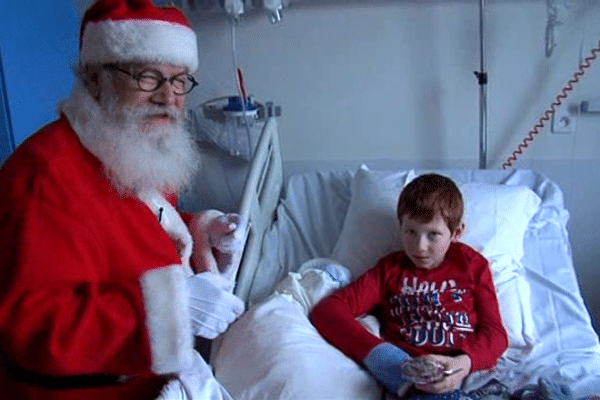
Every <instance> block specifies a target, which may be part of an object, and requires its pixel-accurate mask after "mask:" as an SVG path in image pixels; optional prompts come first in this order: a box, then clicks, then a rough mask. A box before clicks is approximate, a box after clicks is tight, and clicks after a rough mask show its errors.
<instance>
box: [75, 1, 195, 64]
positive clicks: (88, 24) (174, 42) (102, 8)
mask: <svg viewBox="0 0 600 400" xmlns="http://www.w3.org/2000/svg"><path fill="white" fill-rule="evenodd" d="M79 46H80V63H81V64H82V65H85V64H95V63H99V64H105V63H118V62H159V63H166V64H174V65H178V66H183V67H187V68H188V69H189V71H190V72H192V71H195V70H196V68H197V67H198V46H197V43H196V34H195V33H194V31H193V29H192V28H191V26H190V24H189V22H188V20H187V19H186V17H185V16H184V15H183V13H182V12H181V11H179V10H178V9H176V8H173V7H155V6H154V5H153V4H152V3H151V1H150V0H98V1H97V2H96V3H94V5H92V6H91V7H90V8H89V9H88V11H87V12H86V13H85V15H84V17H83V20H82V22H81V36H80V43H79Z"/></svg>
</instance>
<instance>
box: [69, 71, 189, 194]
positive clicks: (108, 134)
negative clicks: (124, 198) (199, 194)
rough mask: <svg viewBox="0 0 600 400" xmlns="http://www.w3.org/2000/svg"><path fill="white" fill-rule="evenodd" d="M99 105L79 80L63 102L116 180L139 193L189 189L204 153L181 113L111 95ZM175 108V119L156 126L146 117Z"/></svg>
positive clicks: (81, 134)
mask: <svg viewBox="0 0 600 400" xmlns="http://www.w3.org/2000/svg"><path fill="white" fill-rule="evenodd" d="M108 98H109V99H111V100H110V101H108V102H105V103H103V104H99V102H98V101H96V100H95V99H94V98H92V97H91V95H90V94H89V92H88V91H87V89H86V88H85V87H84V86H83V84H82V83H80V82H77V83H76V85H75V87H74V88H73V90H72V92H71V95H70V96H69V98H68V99H67V100H66V101H65V102H64V103H63V104H62V105H61V110H62V111H63V112H64V113H65V115H66V116H67V118H68V119H69V122H70V123H71V126H72V127H73V129H74V130H75V132H76V133H77V136H78V137H79V139H80V140H81V142H82V144H83V145H84V147H86V148H87V149H88V150H89V151H90V152H91V153H92V154H94V155H95V156H96V157H98V159H99V160H100V161H101V162H102V163H103V164H104V166H105V169H106V171H105V172H106V174H107V176H108V177H109V178H110V180H111V182H112V183H113V185H114V186H115V187H116V188H117V189H118V190H119V191H122V192H133V193H135V194H137V193H139V192H141V191H143V190H148V189H157V190H159V191H160V192H163V193H166V192H177V191H179V190H182V189H184V188H185V187H186V186H187V185H189V182H190V180H191V177H192V176H193V174H194V172H195V171H196V169H197V168H198V167H199V164H200V153H199V152H198V151H197V150H196V147H195V143H194V141H193V139H192V137H191V135H190V134H189V132H187V130H186V129H185V124H184V122H183V116H182V115H181V112H180V111H178V110H176V109H175V108H172V109H169V108H167V107H158V108H157V107H139V108H136V109H134V110H124V109H123V108H122V107H119V106H118V105H117V104H116V102H115V101H114V100H113V99H115V96H108ZM157 112H160V113H164V112H170V113H171V115H172V117H173V119H174V123H173V124H171V125H169V126H164V127H150V126H148V125H147V124H144V122H143V116H144V115H148V114H153V113H157Z"/></svg>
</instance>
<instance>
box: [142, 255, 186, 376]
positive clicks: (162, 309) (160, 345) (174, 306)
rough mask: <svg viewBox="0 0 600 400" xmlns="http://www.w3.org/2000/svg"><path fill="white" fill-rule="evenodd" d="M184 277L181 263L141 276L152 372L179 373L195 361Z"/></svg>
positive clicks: (150, 271)
mask: <svg viewBox="0 0 600 400" xmlns="http://www.w3.org/2000/svg"><path fill="white" fill-rule="evenodd" d="M185 280H186V274H185V273H184V271H183V268H182V267H181V265H170V266H168V267H165V268H158V269H152V270H149V271H147V272H146V273H144V275H142V278H141V286H142V294H143V297H144V308H145V311H146V324H147V327H148V334H149V337H150V352H151V356H152V372H154V373H156V374H167V373H180V372H182V371H185V370H187V369H189V368H190V366H191V365H192V363H193V361H194V360H193V358H192V355H193V352H192V351H191V350H192V349H193V347H194V342H193V335H192V328H191V322H190V316H189V311H188V298H187V291H186V286H185Z"/></svg>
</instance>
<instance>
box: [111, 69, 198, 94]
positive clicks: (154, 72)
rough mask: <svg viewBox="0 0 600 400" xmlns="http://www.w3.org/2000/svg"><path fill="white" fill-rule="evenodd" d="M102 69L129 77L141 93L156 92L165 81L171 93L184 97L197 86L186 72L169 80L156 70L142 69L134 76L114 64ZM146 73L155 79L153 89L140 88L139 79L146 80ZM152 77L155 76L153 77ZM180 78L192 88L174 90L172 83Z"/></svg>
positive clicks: (196, 82) (194, 80)
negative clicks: (190, 84)
mask: <svg viewBox="0 0 600 400" xmlns="http://www.w3.org/2000/svg"><path fill="white" fill-rule="evenodd" d="M102 67H103V68H104V69H109V70H114V71H119V72H122V73H124V74H127V75H129V77H131V78H133V79H134V80H135V81H136V82H137V84H138V88H139V89H140V90H141V91H143V92H148V93H150V92H154V91H156V90H158V89H159V88H160V87H161V86H162V85H163V84H164V83H165V82H167V81H168V82H169V83H170V84H171V86H173V93H174V94H176V95H177V96H184V95H186V94H188V93H189V92H191V91H192V90H193V89H194V88H195V87H196V86H198V85H199V83H198V81H196V79H195V78H194V77H193V76H192V75H190V74H188V73H187V72H182V73H180V74H176V75H173V76H172V77H170V78H167V77H165V76H164V75H163V74H162V73H161V72H160V71H158V70H156V69H152V68H148V69H144V70H142V71H140V72H138V73H136V74H132V73H131V72H129V71H127V70H125V69H123V68H119V67H118V66H116V65H115V64H104V65H103V66H102ZM147 73H151V74H152V75H153V76H152V79H156V86H155V87H154V89H144V88H143V87H142V82H141V79H142V78H148V76H145V77H144V74H147ZM154 75H156V76H154ZM182 76H183V77H185V78H184V79H186V80H187V81H189V82H192V86H191V87H190V88H189V89H188V90H186V91H185V92H183V93H178V92H177V91H176V89H175V86H174V85H173V82H174V81H175V80H176V79H180V78H181V77H182Z"/></svg>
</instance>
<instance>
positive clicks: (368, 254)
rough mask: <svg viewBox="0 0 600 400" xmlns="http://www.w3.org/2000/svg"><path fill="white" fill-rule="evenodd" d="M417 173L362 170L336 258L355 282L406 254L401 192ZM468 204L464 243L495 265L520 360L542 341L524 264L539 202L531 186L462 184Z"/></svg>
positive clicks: (502, 303) (355, 181)
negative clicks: (525, 246)
mask: <svg viewBox="0 0 600 400" xmlns="http://www.w3.org/2000/svg"><path fill="white" fill-rule="evenodd" d="M415 176H416V173H415V172H414V171H412V170H411V171H404V172H394V173H389V172H388V173H386V172H382V171H370V170H369V169H368V167H366V166H365V165H361V166H360V167H359V169H358V170H357V172H356V174H355V176H354V179H353V181H352V184H351V188H352V198H351V200H350V205H349V207H348V212H347V214H346V218H345V220H344V225H343V227H342V231H341V233H340V236H339V238H338V242H337V243H336V245H335V247H334V249H333V252H332V255H331V258H332V259H334V260H337V261H338V262H339V263H340V264H342V265H344V266H346V267H348V269H350V271H351V273H352V276H353V278H354V279H356V278H357V277H358V276H360V275H362V274H363V273H364V272H365V271H366V270H367V269H369V268H371V267H373V266H374V265H375V263H376V262H377V260H379V258H381V257H383V256H385V255H386V254H388V253H390V252H392V251H397V250H400V249H401V244H400V227H399V224H398V219H397V217H396V206H397V201H398V197H399V195H400V191H401V190H402V188H403V187H404V186H405V185H406V184H407V183H408V182H409V181H410V180H412V179H413V178H414V177H415ZM457 183H458V184H459V187H460V188H461V191H462V194H463V198H464V201H465V215H464V219H465V224H466V231H465V233H464V235H463V238H462V241H463V242H465V243H467V244H469V245H470V246H472V247H473V248H475V249H477V250H479V251H480V252H481V253H482V254H483V255H484V256H486V257H487V258H488V260H489V261H490V268H491V270H492V276H493V278H494V284H495V285H496V292H497V294H498V302H499V306H500V311H501V315H502V319H503V321H504V324H505V327H506V330H507V333H508V336H509V347H510V348H511V351H510V352H507V355H508V354H509V353H510V356H511V357H520V356H522V355H523V354H525V353H526V352H527V351H528V350H529V349H530V347H531V344H532V343H533V342H534V340H535V338H536V337H537V333H536V330H535V324H534V322H533V316H532V314H531V306H530V287H529V283H528V282H527V281H526V279H525V277H524V273H523V272H522V266H521V264H520V260H521V258H522V257H523V252H524V250H523V238H524V235H525V231H526V230H527V226H528V223H529V220H530V219H531V217H532V216H533V215H534V214H535V213H536V211H537V209H538V208H539V204H540V202H541V200H540V198H539V197H538V196H537V195H536V194H535V193H534V192H533V191H532V190H530V189H529V188H527V187H526V186H510V185H500V184H490V183H481V182H469V183H464V184H462V185H460V183H459V182H457Z"/></svg>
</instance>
